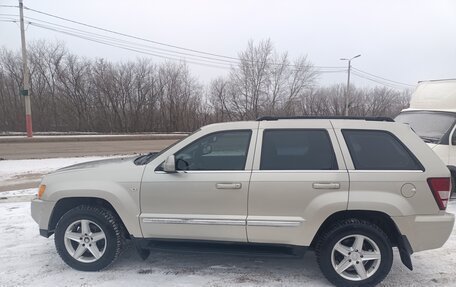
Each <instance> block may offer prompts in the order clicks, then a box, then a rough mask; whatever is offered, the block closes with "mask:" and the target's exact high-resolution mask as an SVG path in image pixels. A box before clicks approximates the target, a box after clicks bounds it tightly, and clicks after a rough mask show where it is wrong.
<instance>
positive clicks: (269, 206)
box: [247, 120, 349, 245]
mask: <svg viewBox="0 0 456 287" xmlns="http://www.w3.org/2000/svg"><path fill="white" fill-rule="evenodd" d="M283 127H286V128H283ZM348 183H349V181H348V174H347V170H346V169H345V164H344V161H343V158H342V154H341V151H340V149H339V146H338V145H337V139H336V136H335V134H334V132H333V130H332V126H331V124H330V122H329V120H279V121H262V122H261V123H260V126H259V131H258V140H257V145H256V150H255V159H254V167H253V171H252V177H251V181H250V189H249V202H248V217H247V237H248V241H249V242H268V243H279V244H295V245H309V244H310V242H311V240H312V238H313V236H314V235H315V233H316V231H317V230H318V228H319V227H320V225H321V223H322V222H323V220H324V219H325V218H326V216H328V215H330V214H332V213H334V212H337V211H341V210H345V209H346V208H347V202H348Z"/></svg>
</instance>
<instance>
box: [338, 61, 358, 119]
mask: <svg viewBox="0 0 456 287" xmlns="http://www.w3.org/2000/svg"><path fill="white" fill-rule="evenodd" d="M358 57H361V55H356V56H354V57H352V58H349V59H347V58H341V59H340V60H342V61H348V77H347V89H346V90H345V112H344V114H345V116H348V101H349V98H350V71H351V61H352V60H353V59H355V58H358Z"/></svg>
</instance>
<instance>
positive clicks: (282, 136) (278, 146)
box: [260, 129, 338, 170]
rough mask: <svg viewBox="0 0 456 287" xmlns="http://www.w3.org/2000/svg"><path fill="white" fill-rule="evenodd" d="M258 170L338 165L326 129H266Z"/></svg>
mask: <svg viewBox="0 0 456 287" xmlns="http://www.w3.org/2000/svg"><path fill="white" fill-rule="evenodd" d="M260 169H261V170H332V169H338V167H337V162H336V158H335V155H334V151H333V148H332V145H331V140H330V138H329V135H328V132H327V131H326V130H317V129H308V130H304V129H293V130H292V129H290V130H265V131H264V132H263V145H262V148H261V163H260Z"/></svg>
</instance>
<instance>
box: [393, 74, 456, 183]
mask: <svg viewBox="0 0 456 287" xmlns="http://www.w3.org/2000/svg"><path fill="white" fill-rule="evenodd" d="M395 120H396V121H397V122H403V123H407V124H410V126H411V127H412V129H413V130H414V131H415V132H416V133H417V134H418V135H419V136H420V137H421V138H422V139H423V140H424V141H425V142H426V143H427V144H428V145H429V146H430V147H431V148H432V149H433V150H434V151H435V153H437V155H438V156H439V157H440V158H441V159H442V161H443V162H444V163H445V164H446V165H447V166H448V168H449V169H450V171H451V175H452V177H453V183H456V133H455V128H456V127H455V123H456V79H446V80H432V81H421V82H418V86H417V88H416V90H415V92H414V93H413V95H412V98H411V101H410V108H408V109H405V110H402V112H401V113H400V114H399V115H398V116H397V117H396V119H395ZM454 186H456V184H453V188H454ZM453 190H454V189H453Z"/></svg>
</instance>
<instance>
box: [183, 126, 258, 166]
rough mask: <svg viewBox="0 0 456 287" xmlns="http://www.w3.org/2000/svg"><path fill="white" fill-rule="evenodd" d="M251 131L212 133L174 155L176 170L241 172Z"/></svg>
mask: <svg viewBox="0 0 456 287" xmlns="http://www.w3.org/2000/svg"><path fill="white" fill-rule="evenodd" d="M251 134H252V131H251V130H241V131H224V132H217V133H212V134H209V135H206V136H203V137H202V138H199V139H197V140H196V141H194V142H193V143H191V144H189V145H188V146H186V147H184V148H183V149H182V150H180V151H179V152H177V153H176V154H175V157H176V170H243V169H245V162H246V160H247V152H248V148H249V144H250V136H251Z"/></svg>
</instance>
